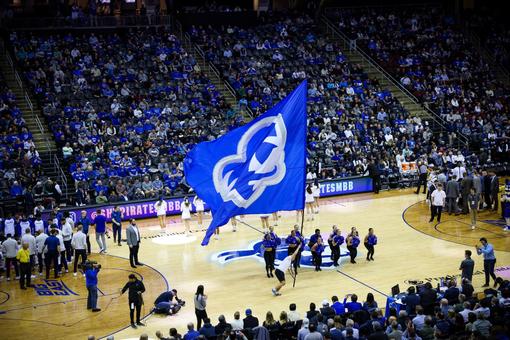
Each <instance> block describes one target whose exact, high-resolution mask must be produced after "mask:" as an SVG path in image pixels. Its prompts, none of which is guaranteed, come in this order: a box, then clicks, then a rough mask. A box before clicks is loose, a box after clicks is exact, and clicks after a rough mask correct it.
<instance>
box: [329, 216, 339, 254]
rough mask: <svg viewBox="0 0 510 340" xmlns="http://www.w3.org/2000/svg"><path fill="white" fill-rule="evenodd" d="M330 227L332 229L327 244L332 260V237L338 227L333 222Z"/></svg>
mask: <svg viewBox="0 0 510 340" xmlns="http://www.w3.org/2000/svg"><path fill="white" fill-rule="evenodd" d="M331 229H332V230H331V234H329V237H328V245H329V249H331V259H332V260H333V237H335V235H336V231H337V229H338V227H337V226H336V224H335V225H333V226H332V227H331Z"/></svg>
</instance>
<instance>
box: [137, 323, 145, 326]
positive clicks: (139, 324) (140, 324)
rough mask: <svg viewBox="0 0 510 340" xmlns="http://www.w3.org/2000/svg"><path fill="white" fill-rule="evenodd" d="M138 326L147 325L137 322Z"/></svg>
mask: <svg viewBox="0 0 510 340" xmlns="http://www.w3.org/2000/svg"><path fill="white" fill-rule="evenodd" d="M136 325H137V326H145V324H144V323H142V322H137V323H136Z"/></svg>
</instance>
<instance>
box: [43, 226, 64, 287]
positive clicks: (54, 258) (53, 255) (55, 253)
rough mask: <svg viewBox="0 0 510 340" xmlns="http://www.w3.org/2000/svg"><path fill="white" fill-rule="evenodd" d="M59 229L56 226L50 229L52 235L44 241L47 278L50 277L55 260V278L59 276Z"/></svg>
mask: <svg viewBox="0 0 510 340" xmlns="http://www.w3.org/2000/svg"><path fill="white" fill-rule="evenodd" d="M56 235H57V230H55V229H54V228H52V229H51V231H50V236H48V238H47V239H46V240H45V241H44V248H43V251H42V253H45V252H46V254H45V256H46V280H49V279H50V266H51V263H52V262H53V267H54V269H55V278H58V269H59V268H58V258H59V256H60V240H59V239H58V237H57V236H56Z"/></svg>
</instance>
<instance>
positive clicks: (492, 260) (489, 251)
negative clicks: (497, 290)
mask: <svg viewBox="0 0 510 340" xmlns="http://www.w3.org/2000/svg"><path fill="white" fill-rule="evenodd" d="M480 243H481V246H480V245H476V253H477V254H478V255H483V270H484V272H485V284H484V285H483V286H482V287H489V277H492V279H493V280H494V287H496V274H494V266H495V265H496V255H495V254H494V246H493V245H492V244H490V243H488V242H487V239H486V238H485V237H482V238H481V239H480Z"/></svg>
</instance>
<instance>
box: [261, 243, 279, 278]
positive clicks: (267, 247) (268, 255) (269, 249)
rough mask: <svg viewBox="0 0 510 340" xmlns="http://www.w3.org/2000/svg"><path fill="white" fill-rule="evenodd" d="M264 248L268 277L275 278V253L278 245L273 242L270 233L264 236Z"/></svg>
mask: <svg viewBox="0 0 510 340" xmlns="http://www.w3.org/2000/svg"><path fill="white" fill-rule="evenodd" d="M262 247H263V248H264V262H265V263H266V274H267V277H273V270H274V262H273V251H274V249H275V247H276V244H275V242H274V241H273V240H271V235H270V234H269V233H267V234H265V235H264V239H263V240H262Z"/></svg>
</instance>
